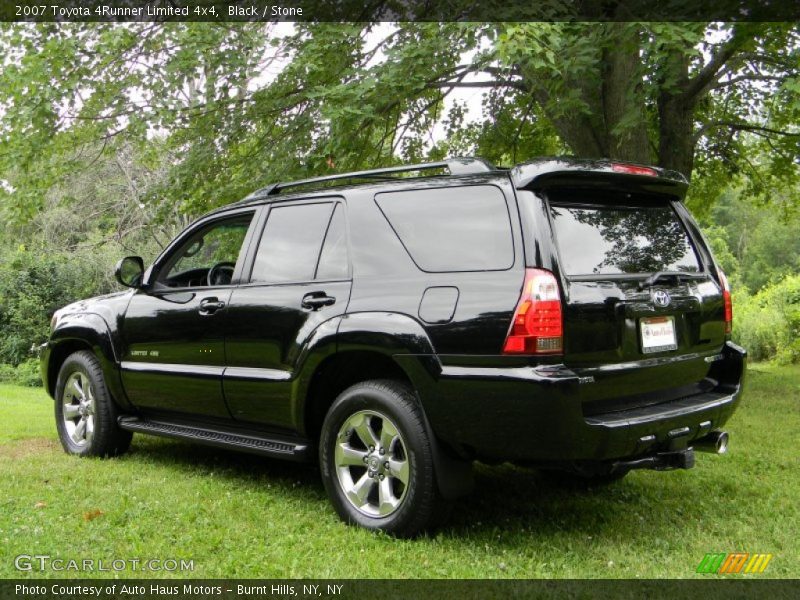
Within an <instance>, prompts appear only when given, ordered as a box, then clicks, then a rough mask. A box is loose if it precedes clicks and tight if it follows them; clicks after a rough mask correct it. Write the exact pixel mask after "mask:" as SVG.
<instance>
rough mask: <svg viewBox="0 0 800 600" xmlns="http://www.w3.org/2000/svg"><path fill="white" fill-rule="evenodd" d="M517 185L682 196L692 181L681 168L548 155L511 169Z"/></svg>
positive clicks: (536, 188) (533, 189) (681, 197)
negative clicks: (664, 167) (669, 168)
mask: <svg viewBox="0 0 800 600" xmlns="http://www.w3.org/2000/svg"><path fill="white" fill-rule="evenodd" d="M511 180H512V181H513V182H514V187H516V188H517V189H525V190H532V191H538V190H546V189H548V188H549V189H552V188H562V189H563V188H573V189H574V188H592V189H596V190H607V191H618V192H629V193H645V194H661V195H668V196H672V197H674V198H675V199H677V200H683V199H684V197H685V196H686V190H687V188H688V187H689V182H688V181H687V180H686V178H685V177H684V176H683V175H682V174H680V173H679V172H678V171H670V170H667V169H661V168H659V167H651V166H647V165H637V164H632V163H620V162H614V161H610V160H582V159H575V158H545V159H538V160H535V161H531V162H528V163H524V164H521V165H517V166H515V167H513V168H512V169H511Z"/></svg>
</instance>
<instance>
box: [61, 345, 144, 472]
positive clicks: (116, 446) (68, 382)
mask: <svg viewBox="0 0 800 600" xmlns="http://www.w3.org/2000/svg"><path fill="white" fill-rule="evenodd" d="M55 416H56V427H57V428H58V436H59V438H60V439H61V445H62V446H63V447H64V450H65V451H66V452H67V453H69V454H75V455H78V456H116V455H118V454H122V453H124V452H125V451H126V450H127V449H128V447H129V446H130V444H131V438H132V437H133V434H132V433H131V432H130V431H125V430H123V429H120V428H119V427H118V426H117V408H116V406H115V405H114V402H113V400H112V399H111V394H110V393H109V391H108V388H107V387H106V384H105V380H104V378H103V371H102V369H101V367H100V363H99V362H98V360H97V358H96V357H95V356H94V354H92V353H91V352H89V351H86V350H82V351H80V352H75V353H74V354H71V355H70V356H69V357H68V358H67V360H65V361H64V364H63V365H62V366H61V370H60V371H59V373H58V380H57V381H56V393H55Z"/></svg>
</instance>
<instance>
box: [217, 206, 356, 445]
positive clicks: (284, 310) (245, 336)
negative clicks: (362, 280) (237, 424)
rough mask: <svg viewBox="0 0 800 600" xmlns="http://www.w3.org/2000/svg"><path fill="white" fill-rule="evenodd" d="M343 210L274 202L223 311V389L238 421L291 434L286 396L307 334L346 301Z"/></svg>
mask: <svg viewBox="0 0 800 600" xmlns="http://www.w3.org/2000/svg"><path fill="white" fill-rule="evenodd" d="M347 247H348V241H347V225H346V217H345V204H344V203H343V202H341V201H340V200H339V199H322V200H314V201H303V202H297V201H293V202H291V203H276V204H273V205H272V206H271V208H270V209H269V214H268V215H267V217H266V224H265V226H264V228H263V233H262V234H261V236H260V238H259V240H258V244H257V246H256V250H255V252H254V258H253V260H252V267H251V270H250V271H251V272H250V273H249V276H248V277H247V278H243V280H244V279H246V280H247V282H246V283H245V282H244V281H243V283H242V285H240V286H238V287H237V288H236V289H234V290H233V293H232V295H231V298H230V302H229V306H228V309H227V312H228V314H227V317H226V329H227V333H226V340H225V353H226V358H227V361H226V362H227V365H228V368H227V369H226V370H225V374H224V378H223V387H224V393H225V399H226V401H227V403H228V407H229V409H230V411H231V414H232V415H233V417H234V418H235V419H237V420H240V421H245V422H249V423H258V424H261V425H270V426H273V427H275V428H278V429H282V428H286V429H291V428H293V427H294V423H293V418H292V406H291V400H290V398H291V389H292V384H293V380H294V378H295V376H296V374H297V368H298V367H299V362H300V358H301V356H302V350H303V348H304V345H305V343H306V342H307V340H309V339H310V338H311V336H312V334H313V333H314V332H315V331H317V330H318V328H320V327H321V326H324V325H325V324H326V323H328V324H331V323H333V322H334V320H335V319H336V318H337V317H338V316H340V315H342V314H343V313H344V312H345V309H346V308H347V303H348V301H349V298H350V286H351V279H350V267H349V264H348V251H347Z"/></svg>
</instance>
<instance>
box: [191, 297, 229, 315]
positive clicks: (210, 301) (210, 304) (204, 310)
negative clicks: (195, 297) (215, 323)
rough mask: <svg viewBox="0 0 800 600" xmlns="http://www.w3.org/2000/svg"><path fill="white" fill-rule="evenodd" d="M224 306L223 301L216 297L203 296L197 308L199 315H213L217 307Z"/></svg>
mask: <svg viewBox="0 0 800 600" xmlns="http://www.w3.org/2000/svg"><path fill="white" fill-rule="evenodd" d="M221 308H225V303H224V302H223V301H222V300H219V299H217V298H203V299H202V300H201V301H200V306H199V307H198V309H197V312H199V313H200V314H201V315H213V314H214V313H215V312H217V311H218V310H219V309H221Z"/></svg>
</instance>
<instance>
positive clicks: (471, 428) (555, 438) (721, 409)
mask: <svg viewBox="0 0 800 600" xmlns="http://www.w3.org/2000/svg"><path fill="white" fill-rule="evenodd" d="M707 362H708V363H709V369H708V377H709V378H710V379H711V380H713V381H715V382H716V385H715V386H714V387H713V389H711V390H708V391H705V392H704V393H700V394H693V395H690V396H685V397H681V398H678V399H673V400H671V401H669V402H661V403H658V404H652V405H650V406H644V407H641V408H632V409H628V410H617V411H614V412H608V413H605V414H591V416H587V415H586V414H585V413H584V402H583V400H584V398H585V397H586V396H587V394H586V386H591V385H592V381H591V378H586V377H581V376H579V375H578V374H577V373H574V372H573V371H571V370H569V369H567V368H566V367H564V366H563V365H559V366H555V367H536V368H534V367H515V368H499V369H498V368H474V367H444V368H443V370H442V373H441V375H440V377H439V378H438V380H437V381H436V383H435V384H434V385H433V386H431V388H430V389H429V390H427V393H425V394H423V395H422V396H423V398H422V399H423V404H424V406H425V411H426V414H427V416H428V419H429V421H430V423H431V426H432V428H433V430H434V432H435V433H436V434H437V436H439V438H441V439H442V440H443V441H445V442H446V443H448V444H449V445H450V446H452V447H453V448H455V449H456V450H458V451H460V453H461V454H463V455H464V456H470V457H475V458H484V459H492V460H511V461H528V462H541V463H564V462H567V463H569V462H580V461H607V460H614V459H623V458H630V457H636V456H643V455H648V454H652V453H654V452H662V451H668V450H673V449H675V448H680V447H686V445H687V444H688V445H691V441H692V440H695V439H697V438H700V437H703V436H704V435H706V434H707V433H708V432H709V431H711V430H712V429H718V428H720V427H721V426H722V425H724V424H725V422H726V421H727V420H728V419H729V418H730V416H731V414H733V412H734V410H735V409H736V406H737V405H738V403H739V401H740V400H741V395H742V388H743V384H744V375H745V364H746V352H745V351H744V350H743V349H742V348H740V347H738V346H736V345H735V344H733V343H730V342H728V343H727V344H726V345H725V346H724V348H723V350H722V352H721V353H720V354H719V355H716V356H714V357H712V360H707Z"/></svg>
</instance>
